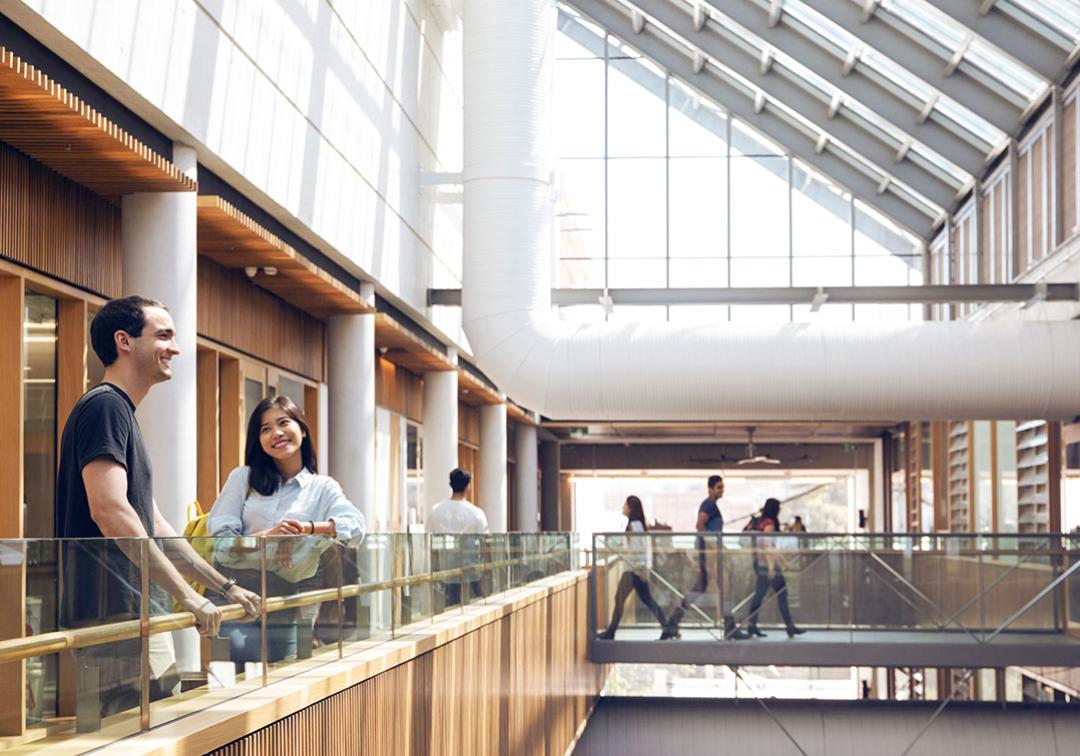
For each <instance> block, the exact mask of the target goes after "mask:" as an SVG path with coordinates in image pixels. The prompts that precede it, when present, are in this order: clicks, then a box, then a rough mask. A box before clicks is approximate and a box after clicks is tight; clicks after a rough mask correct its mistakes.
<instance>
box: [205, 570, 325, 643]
mask: <svg viewBox="0 0 1080 756" xmlns="http://www.w3.org/2000/svg"><path fill="white" fill-rule="evenodd" d="M232 578H233V579H234V580H236V583H237V585H239V586H240V587H242V588H247V589H248V590H249V591H254V592H255V593H261V592H262V576H261V573H260V572H259V571H258V570H235V571H234V572H233V573H232ZM302 587H304V588H309V587H316V586H308V585H305V586H301V585H300V584H297V583H290V582H289V581H287V580H285V579H283V578H280V577H278V576H277V575H275V574H273V573H272V572H268V573H267V575H266V592H267V593H268V594H269V596H291V595H292V594H294V593H298V592H299V591H300V589H301V588H302ZM207 598H209V599H210V600H211V601H213V602H214V603H215V604H219V605H221V604H227V603H228V600H227V599H224V598H222V597H220V596H218V595H217V594H216V593H212V594H210V595H209V596H208V597H207ZM264 598H266V597H264ZM299 617H300V613H299V612H298V611H297V610H296V609H285V610H282V611H280V612H271V613H270V614H267V615H266V651H267V661H269V662H278V661H281V660H282V659H293V658H296V656H297V652H298V647H297V623H298V621H299ZM218 637H220V638H228V639H229V658H230V659H231V660H232V661H234V662H257V661H260V660H261V659H262V621H261V620H255V621H254V622H222V623H221V629H220V630H218Z"/></svg>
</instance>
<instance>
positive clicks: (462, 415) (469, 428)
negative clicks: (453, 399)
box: [457, 402, 480, 447]
mask: <svg viewBox="0 0 1080 756" xmlns="http://www.w3.org/2000/svg"><path fill="white" fill-rule="evenodd" d="M457 427H458V441H459V442H460V443H463V444H469V445H470V446H477V447H479V446H480V410H479V409H478V408H476V407H472V406H470V405H468V404H465V403H464V402H458V426H457Z"/></svg>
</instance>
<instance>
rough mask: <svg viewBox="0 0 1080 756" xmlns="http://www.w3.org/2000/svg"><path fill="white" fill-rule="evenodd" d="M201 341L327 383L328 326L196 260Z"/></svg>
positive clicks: (234, 275)
mask: <svg viewBox="0 0 1080 756" xmlns="http://www.w3.org/2000/svg"><path fill="white" fill-rule="evenodd" d="M198 280H199V281H198V331H199V335H201V336H205V337H206V338H209V339H213V340H214V341H218V342H220V343H222V344H225V345H226V346H229V347H232V348H233V349H236V350H238V351H241V352H245V353H247V354H250V355H252V356H253V357H258V358H259V359H261V360H265V361H266V362H269V363H271V364H273V365H277V366H279V367H282V368H285V369H286V370H291V371H292V372H294V373H299V374H300V375H303V376H306V377H308V378H311V379H313V380H316V381H322V380H324V379H325V375H324V365H325V358H324V355H325V350H326V326H325V325H324V324H323V322H322V321H321V320H318V319H317V318H314V317H312V316H311V315H309V314H307V313H306V312H304V311H303V310H299V309H297V308H296V307H293V306H292V305H290V304H288V303H287V302H284V301H282V300H280V299H278V298H277V297H275V296H274V295H272V294H270V293H269V292H267V291H265V290H264V289H262V288H260V287H258V286H255V285H254V284H252V283H250V282H249V281H248V280H247V277H246V276H245V275H244V274H243V272H241V271H232V270H227V269H225V268H223V267H221V266H220V265H218V264H216V263H214V262H212V261H210V260H207V259H206V258H204V257H200V258H199V275H198Z"/></svg>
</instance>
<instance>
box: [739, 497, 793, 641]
mask: <svg viewBox="0 0 1080 756" xmlns="http://www.w3.org/2000/svg"><path fill="white" fill-rule="evenodd" d="M750 529H751V530H754V531H757V532H760V533H779V532H780V500H779V499H766V500H765V506H763V507H762V508H761V516H760V517H757V518H754V520H751V527H750ZM754 540H758V539H754ZM760 540H761V541H762V544H761V545H760V547H758V548H755V549H754V574H755V576H756V577H757V586H756V588H755V589H754V598H753V599H752V600H751V601H750V622H749V624H748V625H747V628H746V631H747V632H748V633H750V635H752V636H757V637H758V638H764V637H765V633H763V632H761V630H759V629H758V612H759V611H761V604H762V602H763V601H764V600H765V595H766V594H767V593H768V592H769V589H770V588H772V590H773V592H774V593H775V594H776V604H777V607H778V608H779V609H780V616H781V618H783V620H784V626H785V628H786V629H787V634H788V637H789V638H794V637H795V636H796V635H802V634H803V633H804V632H806V631H805V630H803V629H802V628H799V627H796V626H795V621H794V620H793V619H791V610H790V609H789V608H788V595H787V582H786V581H785V580H784V573H783V572H782V571H781V570H780V565H779V564H777V562H783V558H782V557H781V556H780V555H779V554H778V553H777V548H776V547H777V545H778V544H776V543H775V540H777V539H775V538H762V539H760ZM759 552H760V556H761V557H762V558H761V559H759V558H758V556H759Z"/></svg>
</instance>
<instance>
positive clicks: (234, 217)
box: [198, 197, 371, 318]
mask: <svg viewBox="0 0 1080 756" xmlns="http://www.w3.org/2000/svg"><path fill="white" fill-rule="evenodd" d="M198 204H199V210H198V212H199V220H198V237H199V238H198V247H199V254H200V255H205V256H206V257H209V258H210V259H211V260H213V261H214V262H216V263H218V264H219V265H221V266H222V267H224V268H236V269H243V268H246V267H253V268H260V269H262V268H266V267H272V268H276V269H277V273H276V274H274V275H272V276H271V275H267V274H266V273H265V271H264V270H259V272H258V273H257V274H256V277H255V279H254V281H255V283H257V284H258V285H259V286H261V287H263V288H264V289H266V290H267V291H270V292H272V293H274V294H276V295H277V296H279V297H281V298H282V299H284V300H285V301H286V302H289V303H290V304H293V305H296V306H297V307H299V308H300V309H302V310H304V311H305V312H309V313H311V314H312V315H314V316H316V317H318V318H327V317H329V316H331V315H339V314H343V313H363V312H371V307H370V306H369V305H367V304H365V303H364V302H363V301H362V300H361V299H360V295H359V294H358V293H357V292H355V291H353V290H351V289H350V288H349V287H347V286H346V285H345V284H343V283H342V282H341V281H338V280H337V279H336V278H334V277H333V276H331V275H330V274H329V273H327V272H326V271H324V270H322V269H321V268H319V266H317V265H316V264H315V263H313V262H311V261H310V260H308V259H307V258H305V257H304V256H303V255H301V254H300V253H299V252H297V251H296V250H295V249H293V248H292V247H290V246H289V245H288V244H286V243H285V242H283V241H282V240H281V239H279V238H278V237H277V236H275V235H274V234H272V233H270V232H269V231H268V230H267V229H265V228H263V227H262V226H261V225H259V224H258V223H256V222H255V221H254V220H253V219H251V218H250V217H248V216H247V215H245V214H244V213H242V212H240V211H239V210H237V209H236V208H235V207H233V206H232V205H230V204H229V203H228V202H226V201H225V200H223V199H221V198H220V197H199V200H198Z"/></svg>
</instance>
